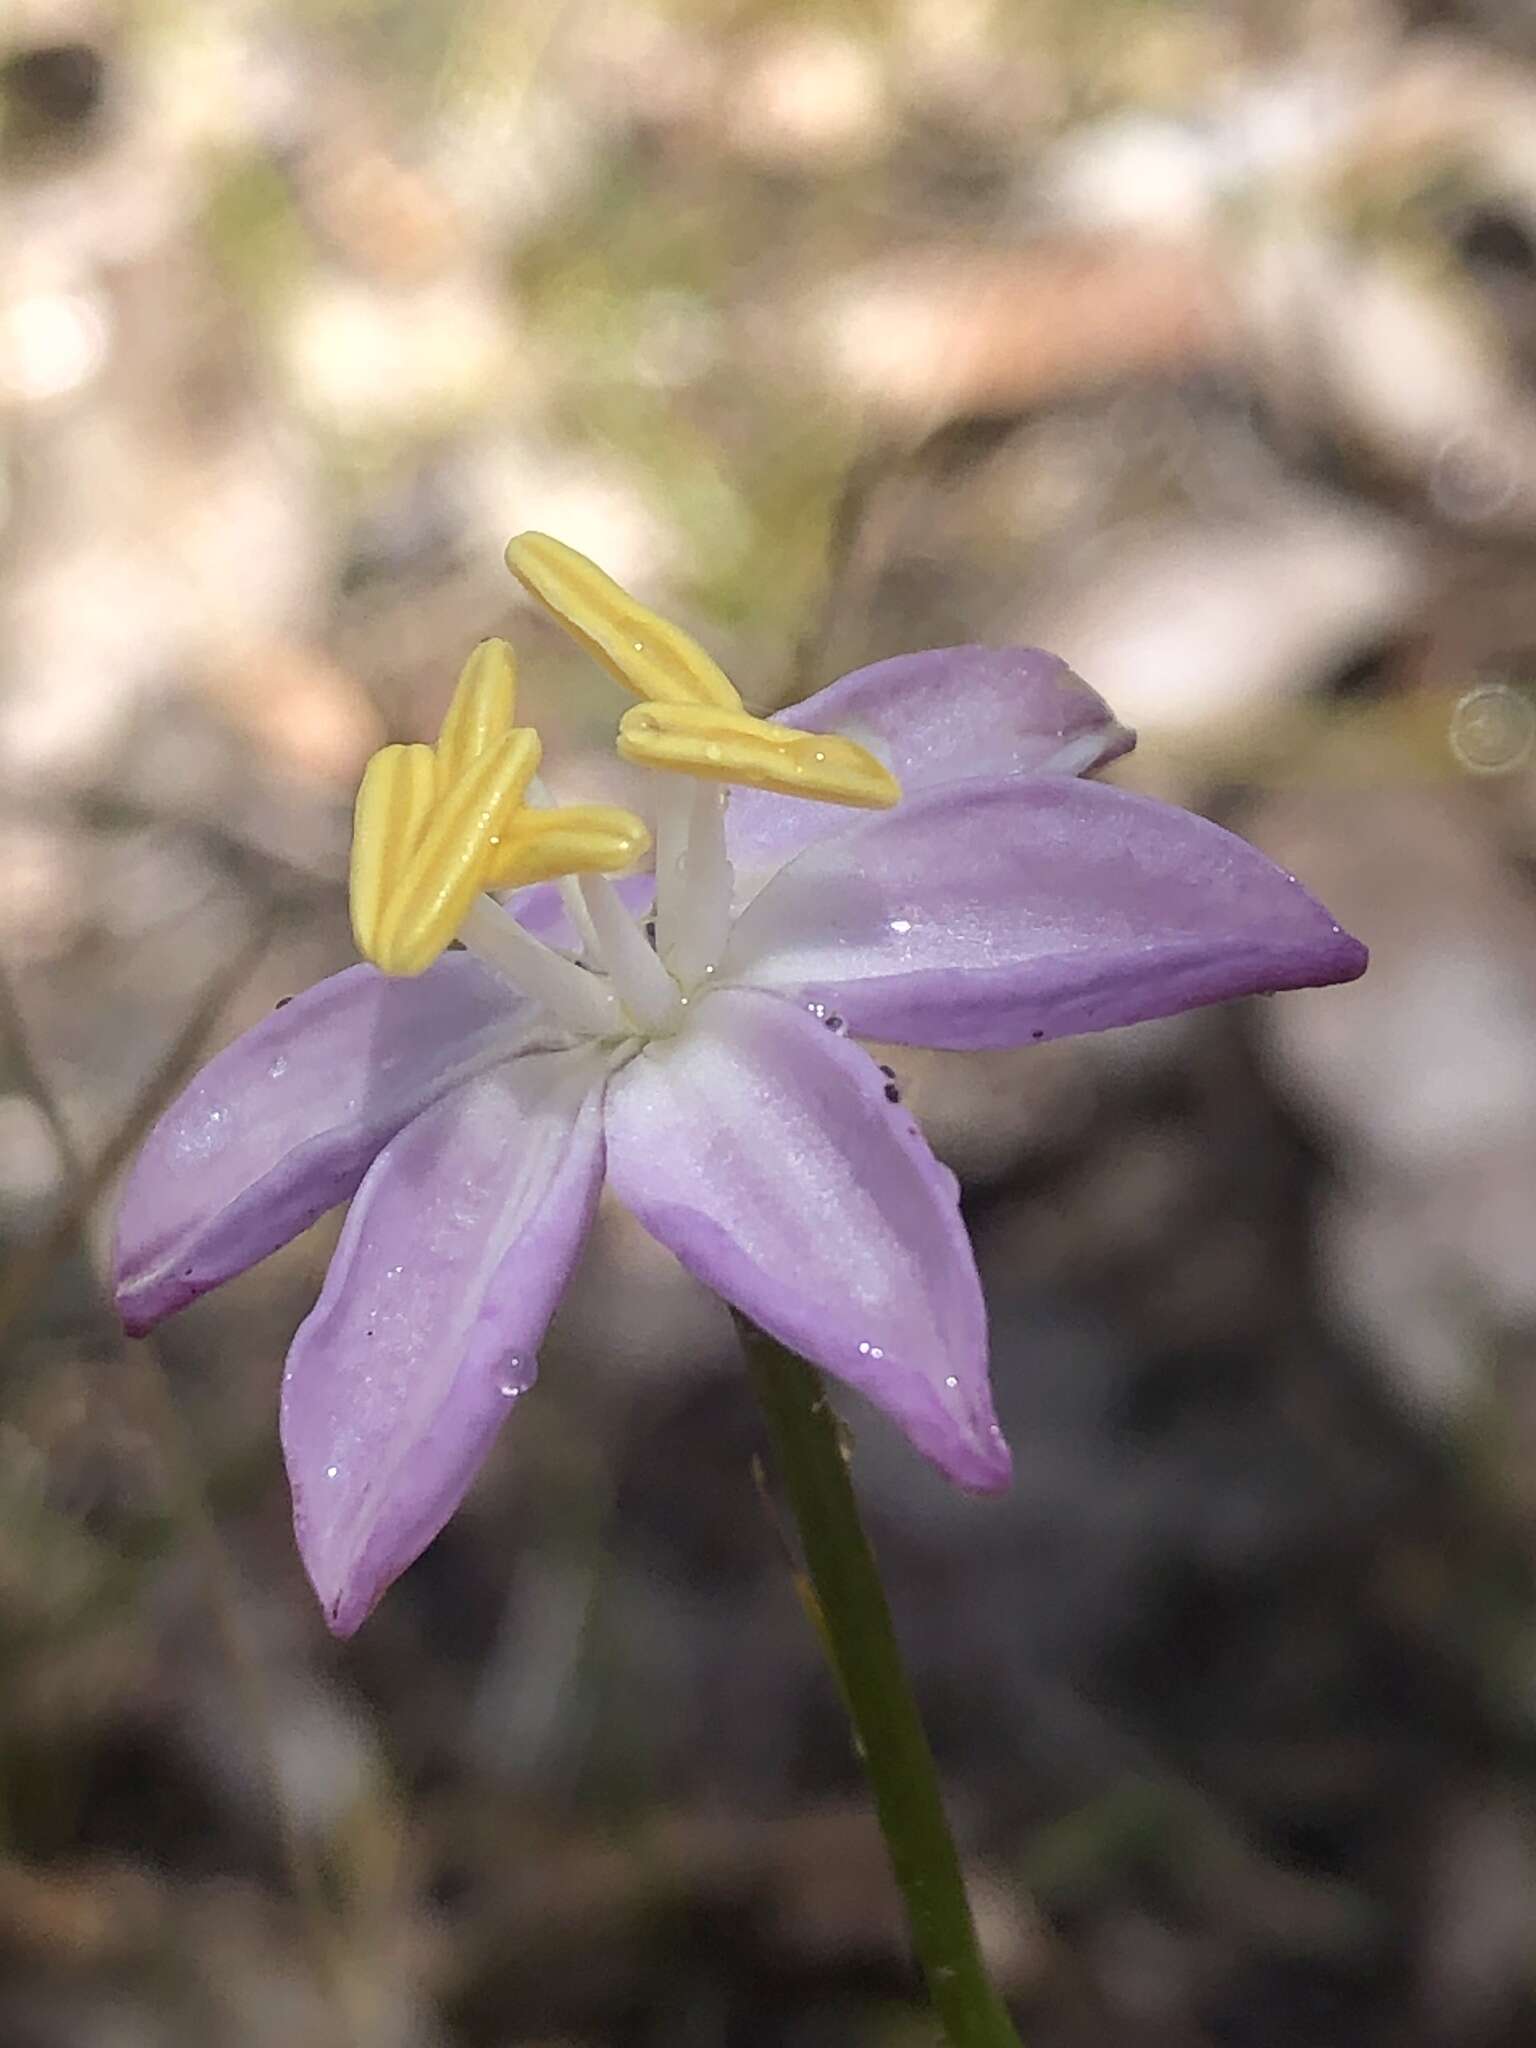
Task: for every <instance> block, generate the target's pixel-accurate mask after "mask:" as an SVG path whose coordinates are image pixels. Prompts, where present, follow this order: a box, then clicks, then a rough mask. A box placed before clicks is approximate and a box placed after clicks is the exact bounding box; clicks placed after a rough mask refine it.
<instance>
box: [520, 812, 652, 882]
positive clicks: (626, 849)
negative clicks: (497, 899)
mask: <svg viewBox="0 0 1536 2048" xmlns="http://www.w3.org/2000/svg"><path fill="white" fill-rule="evenodd" d="M650 850H651V835H650V833H649V832H647V831H646V829H645V827H644V825H642V824H641V822H640V820H639V819H638V818H637V817H636V816H635V815H634V813H633V812H632V811H621V810H618V809H616V808H614V807H613V806H612V805H610V804H566V805H565V806H563V807H562V808H561V809H559V810H550V811H536V810H527V809H525V810H522V811H519V812H518V814H517V817H516V818H515V819H514V820H513V824H512V829H511V831H510V832H509V833H507V834H506V836H505V837H504V838H503V840H502V843H501V847H500V849H499V852H498V856H497V861H496V865H495V867H494V868H493V869H492V871H491V876H490V880H489V882H488V884H487V886H488V887H489V888H493V889H520V888H523V887H524V886H525V885H526V884H527V883H529V882H551V881H554V880H555V879H556V878H557V877H558V876H560V875H616V874H618V873H620V872H621V871H622V870H623V869H625V868H630V867H633V866H634V865H635V863H636V862H637V861H639V860H643V859H644V857H645V855H646V854H647V853H649V852H650Z"/></svg>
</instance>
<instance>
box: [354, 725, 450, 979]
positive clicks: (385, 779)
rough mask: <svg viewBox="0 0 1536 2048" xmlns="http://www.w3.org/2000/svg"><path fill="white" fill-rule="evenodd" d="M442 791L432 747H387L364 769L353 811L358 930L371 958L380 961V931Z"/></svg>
mask: <svg viewBox="0 0 1536 2048" xmlns="http://www.w3.org/2000/svg"><path fill="white" fill-rule="evenodd" d="M436 789H437V760H436V756H435V755H434V754H433V751H432V749H431V748H430V747H421V746H413V747H384V748H383V749H381V751H380V752H379V753H377V754H375V755H374V757H373V759H372V760H371V761H370V762H369V763H368V766H367V767H366V768H365V769H364V771H363V780H362V783H361V785H360V787H359V789H358V792H357V803H356V805H355V807H354V809H353V813H352V876H351V885H350V892H349V893H350V898H351V906H352V931H353V935H354V936H355V938H356V940H357V950H358V951H359V952H360V953H361V954H362V955H363V957H364V959H365V960H376V959H377V958H378V946H379V935H380V930H381V927H382V925H383V922H384V917H385V913H386V911H387V910H388V908H389V906H390V904H391V902H392V901H393V898H394V893H395V891H396V889H397V888H398V887H399V884H400V879H401V876H402V875H403V874H404V872H405V870H406V868H407V867H408V865H409V864H410V859H411V856H412V854H413V853H414V852H415V851H416V848H417V846H418V845H419V844H420V842H421V837H422V834H423V833H424V832H425V831H426V828H427V820H428V819H429V818H430V816H431V815H432V799H433V796H434V794H435V792H436Z"/></svg>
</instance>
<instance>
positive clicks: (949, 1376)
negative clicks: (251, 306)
mask: <svg viewBox="0 0 1536 2048" xmlns="http://www.w3.org/2000/svg"><path fill="white" fill-rule="evenodd" d="M944 1384H945V1386H946V1387H948V1388H949V1390H950V1391H951V1393H953V1391H954V1390H955V1388H956V1387H958V1386H959V1384H960V1382H959V1380H957V1379H956V1378H955V1375H954V1374H953V1373H952V1372H951V1373H946V1374H945V1376H944Z"/></svg>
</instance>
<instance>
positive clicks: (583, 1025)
mask: <svg viewBox="0 0 1536 2048" xmlns="http://www.w3.org/2000/svg"><path fill="white" fill-rule="evenodd" d="M636 936H637V937H638V934H636ZM459 937H460V938H461V939H462V940H463V942H464V944H465V945H466V946H467V947H468V948H469V950H470V952H471V953H473V954H474V955H475V957H476V959H478V960H483V961H484V962H485V964H486V966H487V967H493V968H494V969H495V970H496V972H497V973H498V974H499V975H501V977H502V978H503V980H505V981H509V982H511V984H512V986H513V987H514V988H515V989H517V990H518V991H519V992H520V993H521V994H522V995H525V996H528V997H530V998H531V999H532V1000H533V1001H534V1002H536V1003H541V1004H542V1005H543V1006H544V1008H545V1009H546V1010H548V1011H549V1012H550V1013H551V1014H552V1015H553V1016H555V1017H558V1018H559V1020H560V1022H561V1023H562V1024H566V1025H568V1026H569V1027H570V1029H571V1030H573V1031H579V1032H580V1033H581V1034H582V1035H583V1037H586V1038H612V1037H614V1036H616V1035H617V1034H619V1033H621V1032H623V1030H624V1029H625V1023H624V1013H623V1011H622V1010H621V1009H620V1007H619V1002H618V998H617V997H616V996H615V995H614V992H613V990H612V989H611V988H609V987H608V985H607V984H606V983H605V982H603V981H600V980H599V979H598V978H597V976H596V975H593V974H589V973H588V972H587V970H586V969H585V968H584V967H578V966H576V964H575V963H574V962H573V961H570V960H566V959H562V957H561V956H560V954H558V953H552V952H551V951H550V949H549V947H548V946H546V945H544V944H543V942H542V941H541V940H539V939H536V938H535V937H534V936H533V934H532V932H527V931H524V929H523V927H522V926H521V925H520V924H519V923H518V921H517V919H516V918H515V917H513V915H512V914H511V912H510V911H507V910H503V909H502V907H501V905H500V904H499V903H494V902H492V900H491V898H490V897H489V896H477V897H476V898H475V900H474V902H473V903H472V904H471V905H470V907H469V915H468V916H467V917H466V918H465V920H464V922H463V924H462V925H461V926H460V927H459ZM641 943H642V944H644V941H643V940H642V941H641ZM647 950H649V949H647Z"/></svg>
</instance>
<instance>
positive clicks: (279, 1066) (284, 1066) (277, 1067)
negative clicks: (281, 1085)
mask: <svg viewBox="0 0 1536 2048" xmlns="http://www.w3.org/2000/svg"><path fill="white" fill-rule="evenodd" d="M287 1071H288V1056H287V1054H286V1053H281V1052H280V1053H279V1054H278V1056H277V1058H276V1059H275V1060H274V1061H273V1062H272V1064H271V1066H270V1067H268V1069H267V1072H268V1073H269V1074H270V1075H271V1077H272V1079H273V1080H274V1081H281V1079H282V1078H283V1076H284V1074H286V1073H287Z"/></svg>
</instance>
